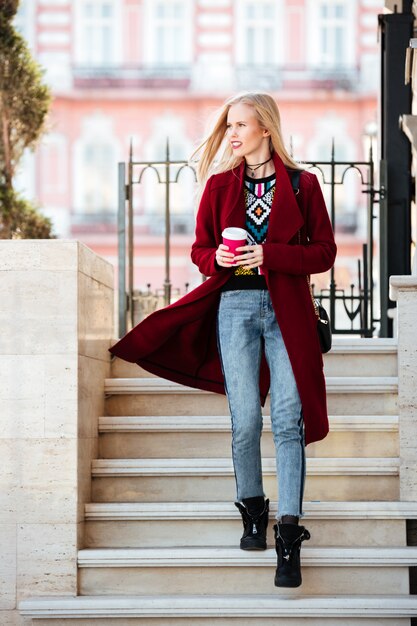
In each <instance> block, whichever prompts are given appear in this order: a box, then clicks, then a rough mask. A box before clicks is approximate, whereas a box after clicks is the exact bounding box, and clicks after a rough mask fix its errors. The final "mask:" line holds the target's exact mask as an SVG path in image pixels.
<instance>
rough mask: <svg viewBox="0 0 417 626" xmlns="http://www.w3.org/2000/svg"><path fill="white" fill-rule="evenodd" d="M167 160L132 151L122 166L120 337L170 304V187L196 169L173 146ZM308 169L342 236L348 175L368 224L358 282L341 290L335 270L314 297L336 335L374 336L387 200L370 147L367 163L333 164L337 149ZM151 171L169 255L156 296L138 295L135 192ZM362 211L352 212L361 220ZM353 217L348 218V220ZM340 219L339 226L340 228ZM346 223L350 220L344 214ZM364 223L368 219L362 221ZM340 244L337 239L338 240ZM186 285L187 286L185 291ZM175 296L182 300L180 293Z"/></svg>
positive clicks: (358, 262)
mask: <svg viewBox="0 0 417 626" xmlns="http://www.w3.org/2000/svg"><path fill="white" fill-rule="evenodd" d="M165 156H166V158H165V160H161V161H157V160H155V161H135V160H134V159H133V154H132V148H131V150H130V154H129V161H128V163H127V164H126V163H119V166H118V167H119V202H118V261H119V286H118V290H119V334H120V336H121V335H123V334H125V332H126V330H127V328H128V327H132V326H134V325H135V323H137V321H138V312H139V314H140V315H139V317H143V316H144V315H146V314H148V313H150V312H151V311H152V310H155V309H156V308H158V307H160V306H166V305H168V304H169V303H170V302H171V298H172V295H173V286H172V282H171V267H170V247H171V218H172V214H171V195H170V192H171V187H172V185H177V184H180V180H179V179H180V175H181V172H183V171H184V170H185V169H190V170H191V171H192V172H193V174H194V178H195V170H194V168H193V167H192V166H191V165H190V164H189V163H188V162H187V161H181V160H174V159H171V158H170V150H169V143H168V142H167V146H166V155H165ZM300 165H301V166H302V167H304V168H305V169H309V170H313V171H314V172H315V173H317V175H318V177H319V180H321V183H322V188H323V190H324V191H325V193H326V190H327V193H326V195H327V196H328V197H327V205H328V209H329V214H330V218H331V222H332V225H333V228H334V230H335V232H336V235H337V233H338V225H340V223H342V222H343V220H341V219H340V212H338V211H337V208H338V198H337V190H338V189H339V188H340V187H341V186H343V185H345V183H346V180H347V178H348V177H349V176H352V174H353V175H355V178H356V180H357V183H358V185H359V189H358V190H357V194H365V196H364V197H365V198H366V202H364V204H365V205H366V206H365V207H364V206H362V207H360V210H359V217H360V219H361V220H362V222H363V221H364V222H365V223H364V230H365V234H364V236H363V237H362V239H363V242H362V251H361V254H360V256H359V258H357V259H356V265H357V279H356V282H351V283H350V284H349V285H348V286H346V285H345V286H340V285H338V283H337V280H336V268H337V262H336V266H335V268H332V269H331V271H330V273H329V283H328V285H327V286H326V287H320V288H318V287H317V288H315V285H314V282H313V289H314V295H315V297H316V298H317V299H318V300H320V301H321V302H324V303H325V306H326V308H327V309H328V311H329V314H330V320H331V326H332V332H333V333H334V334H340V335H349V334H354V335H359V336H362V337H371V336H372V335H373V333H374V332H375V330H376V329H377V328H378V324H379V322H380V313H379V310H378V303H377V302H376V297H375V296H376V294H377V289H376V276H375V274H376V270H375V268H376V264H375V258H374V257H375V244H376V241H375V236H374V233H375V230H376V229H375V227H374V221H375V219H376V218H377V217H378V211H376V212H375V208H376V206H377V205H378V204H379V202H380V201H381V199H382V198H383V197H384V193H383V192H384V190H383V189H382V190H381V189H378V188H376V186H375V164H374V161H373V155H372V148H371V150H370V154H369V159H368V160H367V161H337V160H336V159H335V149H334V144H333V145H332V149H331V158H330V160H328V161H309V162H300ZM148 170H153V172H154V173H155V174H156V180H157V184H159V185H163V186H164V189H165V208H164V212H165V214H164V221H165V232H164V241H165V246H164V247H165V250H164V265H165V267H164V269H165V280H164V284H163V286H162V288H160V289H157V290H156V291H152V290H151V289H150V285H148V288H147V290H145V291H140V292H138V291H135V287H134V258H133V257H134V210H133V189H134V186H135V185H140V184H142V182H143V177H144V174H145V172H146V171H148ZM357 214H358V211H355V212H353V213H351V216H352V215H357ZM348 217H349V215H348ZM338 218H339V222H340V223H338ZM345 218H346V215H345ZM363 218H364V219H363ZM344 225H345V228H347V229H349V227H350V228H351V229H352V223H350V226H349V219H348V220H346V219H345V220H344ZM336 239H337V236H336ZM187 288H188V284H187V285H186V286H185V291H186V290H187ZM175 295H176V296H178V295H181V294H180V290H179V289H178V288H176V289H175Z"/></svg>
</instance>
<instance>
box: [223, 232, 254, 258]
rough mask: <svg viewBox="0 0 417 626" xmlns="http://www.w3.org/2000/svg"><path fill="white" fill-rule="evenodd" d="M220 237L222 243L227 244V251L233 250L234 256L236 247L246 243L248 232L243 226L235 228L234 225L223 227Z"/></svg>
mask: <svg viewBox="0 0 417 626" xmlns="http://www.w3.org/2000/svg"><path fill="white" fill-rule="evenodd" d="M222 237H223V244H224V245H225V246H228V248H229V252H233V254H234V255H235V256H236V248H240V247H241V246H244V245H245V244H246V240H247V237H248V234H247V232H246V230H244V229H243V228H235V227H234V226H231V227H229V228H225V229H224V231H223V232H222ZM237 254H239V253H237Z"/></svg>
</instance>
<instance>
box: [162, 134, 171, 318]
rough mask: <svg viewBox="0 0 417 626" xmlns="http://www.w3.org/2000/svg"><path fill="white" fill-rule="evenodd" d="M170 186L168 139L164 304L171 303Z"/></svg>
mask: <svg viewBox="0 0 417 626" xmlns="http://www.w3.org/2000/svg"><path fill="white" fill-rule="evenodd" d="M170 188H171V170H170V159H169V140H168V139H167V144H166V157H165V282H164V301H165V306H168V305H169V304H171V274H170V271H171V270H170V255H171V215H170V203H171V201H170Z"/></svg>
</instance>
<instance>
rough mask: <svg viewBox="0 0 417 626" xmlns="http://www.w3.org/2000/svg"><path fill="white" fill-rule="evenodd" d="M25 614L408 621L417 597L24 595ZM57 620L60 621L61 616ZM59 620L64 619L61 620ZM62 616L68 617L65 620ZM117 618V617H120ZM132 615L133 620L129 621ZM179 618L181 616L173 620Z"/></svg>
mask: <svg viewBox="0 0 417 626" xmlns="http://www.w3.org/2000/svg"><path fill="white" fill-rule="evenodd" d="M19 609H20V613H21V615H22V616H24V617H26V618H32V619H36V624H38V625H39V626H43V624H48V626H55V625H56V626H58V624H63V623H65V624H67V623H68V622H69V621H70V620H74V623H77V624H80V625H81V624H82V626H90V625H92V624H94V625H95V626H97V625H100V624H103V625H109V624H110V622H111V624H118V625H119V626H122V624H123V625H124V626H126V624H127V623H129V624H141V625H142V626H145V624H146V625H149V624H150V623H152V626H163V625H166V626H168V625H170V626H171V625H173V624H175V626H209V625H211V624H215V625H216V626H232V625H234V626H236V624H237V623H238V624H239V626H255V625H256V626H259V624H262V626H323V619H325V624H326V626H406V625H409V618H410V617H412V616H416V615H417V597H416V596H408V595H395V596H394V595H388V596H386V595H384V596H381V595H373V596H372V595H359V596H355V597H349V596H346V595H341V596H326V595H320V596H317V597H308V596H305V595H300V596H299V597H290V598H285V597H281V596H278V595H277V594H276V593H274V594H271V595H264V594H262V595H258V596H257V595H229V596H221V595H220V596H207V595H198V596H197V595H195V596H193V595H192V596H187V595H179V596H173V595H161V596H143V595H141V596H138V595H132V596H113V597H112V596H102V597H100V596H78V597H76V598H69V597H66V596H61V597H50V598H48V597H46V598H30V599H26V600H22V601H21V602H20V605H19ZM55 620H56V621H55ZM58 620H59V622H58ZM61 620H62V622H61ZM116 620H117V621H116ZM127 620H128V621H127ZM150 620H151V622H150ZM172 620H175V621H172Z"/></svg>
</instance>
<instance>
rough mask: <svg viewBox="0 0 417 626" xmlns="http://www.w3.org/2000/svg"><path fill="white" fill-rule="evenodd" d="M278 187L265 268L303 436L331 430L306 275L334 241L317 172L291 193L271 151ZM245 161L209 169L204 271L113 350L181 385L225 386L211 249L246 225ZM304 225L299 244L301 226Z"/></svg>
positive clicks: (322, 266)
mask: <svg viewBox="0 0 417 626" xmlns="http://www.w3.org/2000/svg"><path fill="white" fill-rule="evenodd" d="M274 164H275V171H276V176H277V186H276V193H275V196H274V201H273V205H272V210H271V215H270V219H269V226H268V234H267V240H266V243H264V244H263V248H264V263H263V266H262V270H263V272H264V274H265V278H266V281H267V285H268V289H269V292H270V295H271V300H272V304H273V307H274V310H275V314H276V317H277V320H278V323H279V326H280V329H281V332H282V336H283V339H284V343H285V345H286V348H287V351H288V354H289V358H290V361H291V365H292V368H293V371H294V375H295V379H296V382H297V387H298V390H299V393H300V398H301V402H302V406H303V415H304V423H305V437H306V444H308V443H311V442H313V441H317V440H319V439H323V438H324V437H325V436H326V434H327V433H328V430H329V425H328V418H327V407H326V388H325V381H324V375H323V360H322V355H321V351H320V345H319V341H318V336H317V319H316V316H315V313H314V308H313V304H312V302H311V296H310V292H309V289H308V285H307V280H306V275H308V274H316V273H320V272H325V271H327V270H328V269H330V268H331V267H332V265H333V263H334V259H335V256H336V245H335V242H334V237H333V231H332V227H331V224H330V220H329V216H328V213H327V209H326V206H325V203H324V199H323V195H322V193H321V189H320V185H319V183H318V180H317V178H316V176H315V175H314V174H312V173H310V172H307V171H305V172H303V173H302V175H301V177H300V193H299V195H298V196H297V199H298V202H297V200H296V197H295V195H294V191H293V188H292V185H291V181H290V178H289V175H288V173H287V170H286V169H285V167H284V165H283V163H282V161H281V159H280V158H279V157H278V156H277V155H276V154H274ZM243 186H244V163H242V164H241V165H240V166H239V167H237V168H236V169H235V170H230V171H228V172H224V173H221V174H216V175H214V176H212V177H211V178H210V179H209V180H208V182H207V184H206V187H205V190H204V193H203V196H202V199H201V203H200V207H199V210H198V214H197V224H196V239H195V242H194V244H193V246H192V251H191V258H192V260H193V262H194V263H195V264H196V265H197V266H198V268H199V269H200V271H201V273H202V274H204V275H205V276H209V278H208V279H207V280H206V281H205V282H203V283H202V284H201V285H199V286H198V287H197V288H196V289H193V290H192V291H191V292H189V293H188V294H187V295H185V296H184V297H183V298H181V299H180V300H178V301H177V302H175V303H174V304H171V305H170V306H168V307H166V308H164V309H160V310H158V311H155V313H152V315H150V316H149V317H147V318H146V319H145V320H143V321H142V322H141V323H140V324H138V325H137V326H136V327H135V328H133V329H132V330H131V331H130V332H129V333H127V335H125V336H124V337H123V338H122V339H121V340H120V341H119V342H118V343H116V344H115V345H114V346H113V347H112V348H111V349H110V351H111V352H112V353H113V354H114V355H116V356H118V357H120V358H122V359H125V360H126V361H130V362H132V363H137V364H138V365H140V366H141V367H143V368H144V369H145V370H147V371H149V372H151V373H153V374H156V375H158V376H161V377H162V378H166V379H168V380H172V381H175V382H178V383H181V384H183V385H188V386H190V387H196V388H198V389H203V390H207V391H214V392H217V393H223V394H224V393H225V389H224V381H223V375H222V370H221V365H220V359H219V354H218V350H217V340H216V317H217V309H218V305H219V298H220V288H221V286H222V285H223V284H224V283H225V282H226V281H227V280H228V278H229V277H230V273H231V271H232V270H231V269H230V268H218V267H217V266H216V264H215V252H216V249H217V248H218V246H219V244H220V243H221V241H222V237H221V233H222V230H223V229H224V228H226V227H227V226H239V227H241V228H244V227H245V202H244V192H243ZM299 230H300V233H301V245H300V244H299V243H298V242H299V235H298V231H299ZM268 389H269V370H268V365H267V363H266V360H265V357H264V358H263V359H262V364H261V374H260V393H261V398H262V403H264V402H265V398H266V395H267V393H268Z"/></svg>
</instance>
